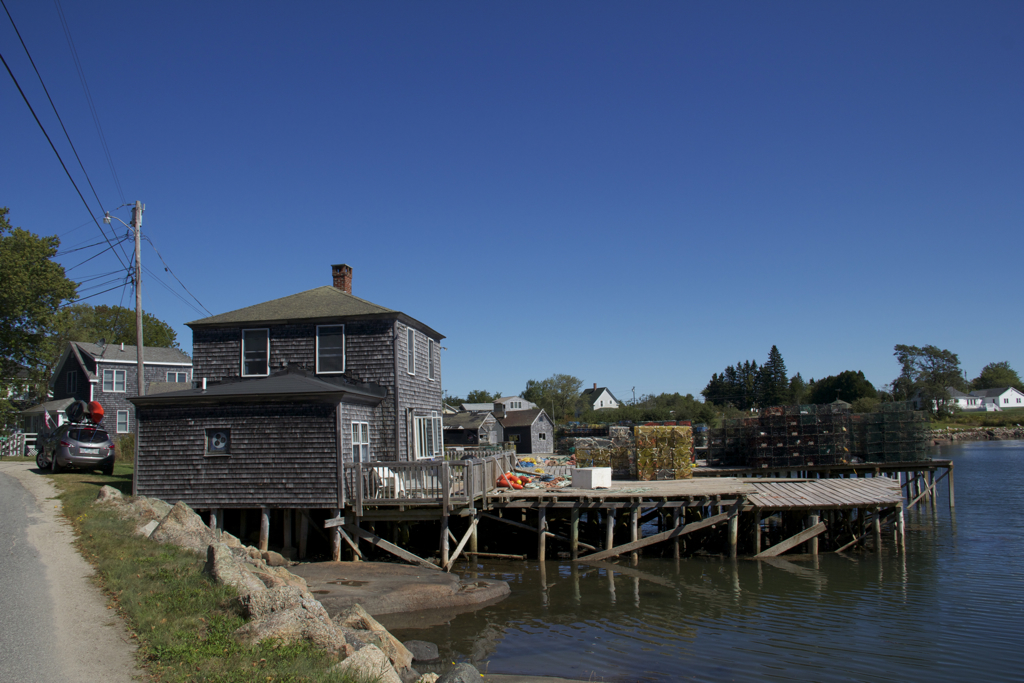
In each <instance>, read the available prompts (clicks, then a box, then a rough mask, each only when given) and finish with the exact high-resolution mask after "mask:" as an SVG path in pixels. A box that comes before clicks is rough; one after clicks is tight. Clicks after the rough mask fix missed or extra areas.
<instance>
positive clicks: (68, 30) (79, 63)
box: [0, 0, 127, 256]
mask: <svg viewBox="0 0 1024 683" xmlns="http://www.w3.org/2000/svg"><path fill="white" fill-rule="evenodd" d="M0 1H2V0H0ZM53 4H54V5H56V7H57V14H58V15H60V23H61V26H63V27H64V36H65V37H66V38H67V40H68V47H69V48H70V49H71V58H72V60H74V62H75V68H76V69H77V70H78V78H79V79H80V80H81V81H82V90H84V91H85V99H86V101H87V102H88V103H89V111H90V112H92V120H93V122H94V123H95V124H96V133H97V134H98V135H99V137H100V144H101V145H102V146H103V153H104V154H106V156H107V163H108V164H109V165H110V175H111V176H113V178H114V185H115V186H116V187H117V193H118V195H120V197H121V203H122V204H123V203H125V199H124V192H122V191H121V181H120V180H119V179H118V177H117V171H116V170H115V169H114V158H113V157H112V156H111V155H110V148H109V147H108V146H107V137H106V136H105V135H104V134H103V127H102V126H100V117H99V115H97V113H96V105H95V104H94V103H93V100H92V92H91V91H90V90H89V84H88V82H86V80H85V69H83V68H82V60H80V59H79V58H78V50H77V49H76V48H75V41H74V40H72V39H71V27H70V26H68V21H67V19H66V18H65V17H64V8H63V7H61V6H60V0H54V1H53ZM27 51H28V50H27V48H26V52H27ZM30 59H31V58H30ZM33 66H34V65H33ZM37 73H38V72H37ZM41 81H42V79H40V82H41ZM83 170H84V169H83ZM97 201H99V199H97ZM100 208H102V207H100ZM125 256H127V254H126V255H125Z"/></svg>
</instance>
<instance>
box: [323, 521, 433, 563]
mask: <svg viewBox="0 0 1024 683" xmlns="http://www.w3.org/2000/svg"><path fill="white" fill-rule="evenodd" d="M341 528H342V529H344V530H345V531H347V532H348V533H350V534H352V535H353V536H358V537H359V538H361V539H363V540H364V541H366V542H367V543H369V544H370V545H375V546H377V547H378V548H380V549H381V550H386V551H388V552H389V553H391V554H392V555H397V556H398V557H400V558H402V559H403V560H405V561H406V562H412V563H414V564H418V565H420V566H421V567H424V568H426V569H437V568H438V566H437V565H436V564H434V563H432V562H428V561H426V560H424V559H423V558H422V557H419V556H417V555H413V554H412V553H410V552H409V551H408V550H403V549H401V548H399V547H398V546H397V545H394V544H392V543H388V542H387V541H385V540H384V539H383V538H381V537H380V536H377V535H376V534H371V533H370V532H369V531H364V530H363V529H360V528H359V527H357V526H351V525H349V524H345V525H343V526H342V527H341Z"/></svg>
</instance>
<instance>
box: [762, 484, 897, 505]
mask: <svg viewBox="0 0 1024 683" xmlns="http://www.w3.org/2000/svg"><path fill="white" fill-rule="evenodd" d="M747 483H748V484H750V485H751V486H752V487H753V488H754V489H755V491H754V492H753V493H749V494H747V506H748V507H746V508H745V509H751V508H761V509H764V510H766V511H770V510H838V509H850V508H874V507H896V506H897V505H900V504H901V503H902V502H903V492H902V489H901V488H900V483H899V481H898V480H896V479H888V478H886V477H867V478H859V479H807V480H790V481H779V480H772V479H748V480H747Z"/></svg>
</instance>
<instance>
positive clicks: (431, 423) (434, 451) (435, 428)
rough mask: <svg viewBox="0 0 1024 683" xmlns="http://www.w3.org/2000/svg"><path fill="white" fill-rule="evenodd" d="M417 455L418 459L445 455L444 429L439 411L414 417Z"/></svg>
mask: <svg viewBox="0 0 1024 683" xmlns="http://www.w3.org/2000/svg"><path fill="white" fill-rule="evenodd" d="M413 424H414V427H415V428H414V430H413V431H414V436H415V450H416V452H415V456H416V458H417V459H423V458H437V457H440V456H443V455H444V429H443V427H442V425H441V417H440V416H439V415H438V414H437V411H436V410H435V411H431V413H430V415H416V416H414V417H413Z"/></svg>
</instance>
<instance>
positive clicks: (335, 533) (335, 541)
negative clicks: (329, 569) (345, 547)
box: [331, 508, 348, 562]
mask: <svg viewBox="0 0 1024 683" xmlns="http://www.w3.org/2000/svg"><path fill="white" fill-rule="evenodd" d="M331 513H332V515H331V516H332V517H341V510H339V509H337V508H335V509H334V510H331ZM346 521H348V520H346ZM331 561H332V562H341V529H340V528H338V527H334V528H332V529H331Z"/></svg>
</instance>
